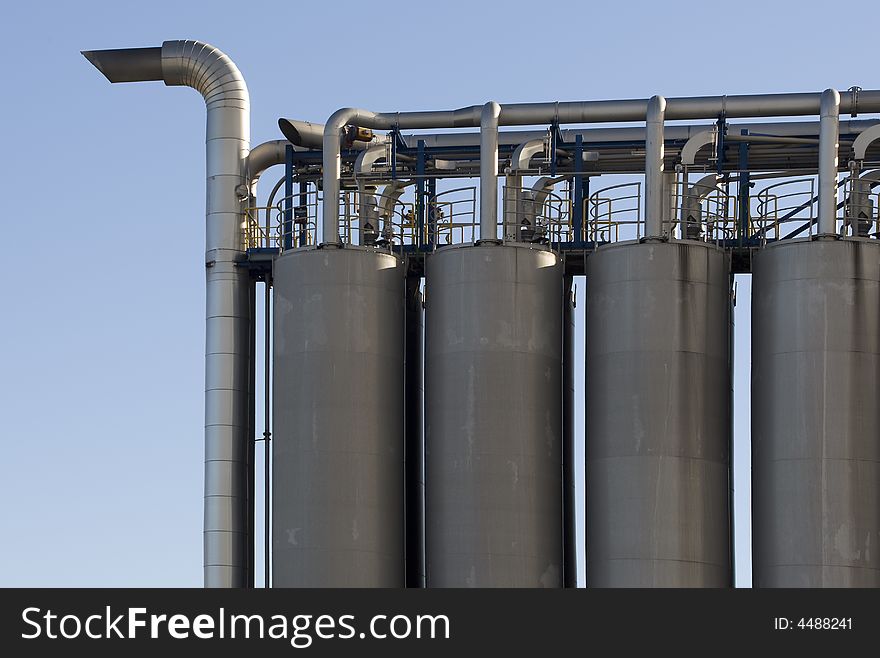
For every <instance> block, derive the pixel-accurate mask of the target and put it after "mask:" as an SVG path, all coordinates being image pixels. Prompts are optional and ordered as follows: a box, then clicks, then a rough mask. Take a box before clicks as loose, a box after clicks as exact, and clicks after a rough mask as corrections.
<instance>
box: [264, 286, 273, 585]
mask: <svg viewBox="0 0 880 658" xmlns="http://www.w3.org/2000/svg"><path fill="white" fill-rule="evenodd" d="M265 289H266V298H265V301H264V305H265V309H264V313H265V315H264V320H263V322H264V324H265V327H264V329H265V334H264V335H265V344H264V345H263V355H264V358H265V360H264V362H263V393H264V395H263V400H264V407H263V481H264V487H265V491H264V496H265V498H264V505H263V524H264V526H263V534H264V537H263V559H264V560H265V562H264V564H263V571H264V573H263V584H264V585H265V586H266V588H269V587H271V586H272V581H271V577H270V571H269V569H270V565H271V561H270V555H269V547H270V546H271V545H272V521H271V500H272V482H271V468H272V465H271V461H272V445H271V442H272V432H271V430H270V428H269V423H270V422H271V419H270V413H271V412H270V402H271V387H272V355H271V352H270V350H271V347H270V346H271V345H272V335H271V331H272V311H271V304H272V285H271V282H270V281H269V275H268V274H267V275H266V279H265Z"/></svg>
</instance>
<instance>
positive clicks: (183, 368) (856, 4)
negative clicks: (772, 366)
mask: <svg viewBox="0 0 880 658" xmlns="http://www.w3.org/2000/svg"><path fill="white" fill-rule="evenodd" d="M374 7H375V8H374V9H371V8H370V5H368V4H365V3H363V2H358V3H353V2H352V3H349V2H341V1H337V2H333V3H291V2H288V3H282V2H276V3H267V2H248V3H244V2H239V3H231V2H222V1H215V2H210V3H208V2H165V1H162V0H154V1H153V2H150V3H126V2H118V1H117V2H88V1H86V0H80V1H79V2H76V3H62V2H58V3H49V2H29V3H10V4H9V5H8V6H6V7H4V17H3V21H2V23H0V50H2V55H3V57H2V61H3V62H4V64H5V67H4V69H5V70H4V75H3V80H4V83H3V84H4V87H5V91H4V93H3V102H2V103H0V119H2V125H4V126H6V128H5V131H4V139H5V142H6V144H7V146H6V148H5V154H6V156H5V157H4V158H3V160H2V165H0V166H2V168H3V177H2V180H3V181H4V183H5V185H6V190H7V192H6V195H5V200H6V212H4V213H3V219H2V223H3V224H2V225H3V227H4V232H3V233H4V238H5V243H6V244H5V249H4V257H3V258H2V259H0V300H2V302H3V311H2V316H0V317H2V319H3V321H2V322H0V373H2V377H0V421H2V422H0V427H2V430H0V432H2V434H0V440H2V447H3V457H2V459H0V524H2V528H3V531H2V534H0V537H2V541H0V585H4V586H11V585H34V586H50V585H61V586H66V585H87V586H99V585H106V586H136V585H140V586H159V585H178V586H198V585H200V584H201V578H202V573H201V550H202V544H201V524H202V457H203V456H202V424H203V399H202V395H203V394H202V390H203V377H204V375H203V349H204V342H203V341H204V273H203V263H202V253H203V248H204V189H203V186H204V106H203V103H202V100H201V99H200V98H199V96H198V95H197V94H196V92H194V91H192V90H187V89H182V88H166V87H164V86H163V85H162V84H161V83H152V84H137V85H124V86H123V85H116V86H111V85H110V84H108V83H107V82H106V80H104V78H103V77H102V76H100V75H99V74H98V72H97V71H95V70H94V69H93V68H92V67H91V66H90V65H89V64H88V62H86V61H85V60H84V59H83V58H82V57H81V56H80V55H79V51H80V50H82V49H95V48H120V47H135V46H158V45H160V44H161V42H162V41H163V40H165V39H176V38H196V39H201V40H203V41H208V42H210V43H213V44H214V45H216V46H218V47H220V48H221V49H223V50H224V51H225V52H227V53H228V54H229V55H230V56H231V57H232V58H233V59H234V60H235V61H236V63H237V64H238V66H239V68H241V70H242V71H243V73H244V75H245V77H246V79H247V82H248V85H249V87H250V92H251V100H252V108H253V114H252V142H253V144H257V143H259V142H262V141H265V140H268V139H276V138H279V137H280V135H279V134H278V131H277V126H276V120H277V118H278V117H279V116H282V115H283V116H291V117H299V118H303V119H307V120H312V121H324V120H325V119H326V117H327V116H329V115H330V114H331V113H332V112H333V111H334V110H335V109H337V108H338V107H341V106H345V105H356V106H362V107H368V108H373V109H376V110H398V109H400V110H410V109H411V110H417V109H434V108H451V107H458V106H462V105H470V104H474V103H482V102H484V101H486V100H489V99H494V100H497V101H499V102H502V103H503V102H516V101H552V100H574V99H600V98H624V97H646V96H650V95H652V94H655V93H661V94H664V95H666V96H679V95H699V94H710V93H711V94H714V93H729V94H734V93H760V92H788V91H792V92H793V91H819V90H822V89H824V88H826V87H830V86H833V87H838V88H841V89H846V88H848V87H850V86H851V85H860V86H862V87H864V88H873V87H876V86H877V85H876V83H874V82H873V80H874V79H875V77H876V61H875V59H876V58H874V57H868V56H866V55H867V53H868V52H869V49H870V48H871V47H872V46H873V44H874V42H875V39H876V35H875V33H874V32H875V28H876V12H877V10H876V5H875V3H872V2H863V1H853V2H848V3H846V5H845V6H844V7H843V9H841V10H839V11H834V10H830V9H827V8H826V7H825V6H818V5H811V4H809V3H803V2H774V3H769V2H750V1H745V2H739V3H736V4H728V5H711V4H707V3H705V2H699V3H696V2H694V3H690V2H679V3H675V2H667V3H655V2H650V3H649V2H645V3H639V2H629V3H601V4H600V3H587V2H554V3H551V4H541V3H519V2H492V3H490V2H486V3H475V2H441V3H418V2H412V1H410V2H396V1H395V2H389V1H384V2H381V3H376V4H375V5H374ZM814 7H815V8H814ZM820 9H821V11H820ZM831 48H833V50H831ZM580 287H581V288H582V286H580ZM748 288H749V287H748V278H747V277H740V281H739V305H738V307H737V316H736V322H737V327H736V328H737V344H736V366H737V369H736V386H737V395H736V410H735V411H736V430H735V432H736V450H737V466H738V467H739V468H738V472H737V491H738V497H737V507H736V512H737V521H738V527H737V567H738V574H737V582H738V583H739V584H741V585H745V584H748V583H749V581H750V570H749V565H748V558H747V555H748V541H749V540H748V514H747V511H748V497H747V494H748V472H747V464H748V462H747V456H748V388H747V386H748V358H749V343H748V325H749V312H748V303H749V289H748ZM581 292H583V291H581ZM582 297H583V295H582V294H581V298H582ZM579 310H580V311H581V313H582V311H583V304H581V307H580V309H579ZM580 327H583V324H582V322H581V324H580ZM581 362H582V361H581ZM258 381H260V375H258ZM258 429H261V428H258ZM259 468H261V465H260V464H258V469H259ZM261 569H262V567H261V565H260V564H258V573H261Z"/></svg>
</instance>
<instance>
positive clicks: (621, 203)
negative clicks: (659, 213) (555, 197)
mask: <svg viewBox="0 0 880 658" xmlns="http://www.w3.org/2000/svg"><path fill="white" fill-rule="evenodd" d="M584 213H585V215H586V218H585V219H586V221H585V222H584V224H585V228H586V233H587V236H586V239H587V241H588V242H593V243H596V244H599V243H605V242H617V241H620V240H633V239H638V238H640V237H642V236H643V235H644V229H645V220H644V217H643V216H642V183H641V181H636V182H632V183H620V184H618V185H611V186H609V187H604V188H602V189H601V190H596V191H595V192H593V193H592V194H591V195H590V196H589V198H588V199H587V203H586V204H585V205H584Z"/></svg>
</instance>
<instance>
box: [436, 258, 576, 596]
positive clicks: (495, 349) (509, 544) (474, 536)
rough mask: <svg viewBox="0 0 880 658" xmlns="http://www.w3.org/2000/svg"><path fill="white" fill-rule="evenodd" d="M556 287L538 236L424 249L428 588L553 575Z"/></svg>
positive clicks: (533, 583) (534, 580) (558, 390)
mask: <svg viewBox="0 0 880 658" xmlns="http://www.w3.org/2000/svg"><path fill="white" fill-rule="evenodd" d="M562 293H563V283H562V262H561V259H560V258H559V256H558V255H557V254H555V253H553V252H552V251H549V250H547V249H545V248H542V247H539V246H532V245H505V246H499V245H496V244H485V243H484V244H478V245H461V246H454V247H447V248H444V249H441V250H440V251H437V252H435V253H434V254H432V255H430V256H429V257H428V262H427V271H426V296H425V304H426V318H427V329H426V361H425V395H426V398H425V413H426V457H425V459H426V465H425V469H426V511H425V517H426V518H425V523H426V554H427V585H428V587H560V586H561V585H562V558H563V546H562V541H563V532H562V518H563V510H562V496H563V489H562V445H561V443H562V387H563V382H562V342H563V328H562V316H563V310H562V298H563V294H562Z"/></svg>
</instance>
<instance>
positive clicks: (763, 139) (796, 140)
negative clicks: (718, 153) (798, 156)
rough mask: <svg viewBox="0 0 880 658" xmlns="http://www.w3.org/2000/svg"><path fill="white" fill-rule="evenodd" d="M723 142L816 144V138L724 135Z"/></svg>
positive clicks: (817, 141)
mask: <svg viewBox="0 0 880 658" xmlns="http://www.w3.org/2000/svg"><path fill="white" fill-rule="evenodd" d="M724 141H725V142H746V143H749V144H805V145H812V146H817V145H818V144H819V140H818V139H813V138H810V137H781V136H775V135H725V136H724Z"/></svg>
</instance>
